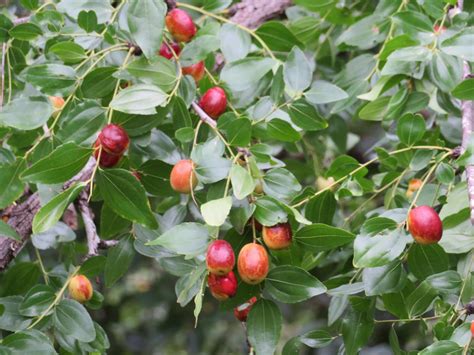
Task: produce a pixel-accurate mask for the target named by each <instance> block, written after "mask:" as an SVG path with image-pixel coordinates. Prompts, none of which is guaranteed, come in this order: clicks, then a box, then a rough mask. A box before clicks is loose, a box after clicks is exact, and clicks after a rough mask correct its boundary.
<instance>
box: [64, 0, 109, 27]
mask: <svg viewBox="0 0 474 355" xmlns="http://www.w3.org/2000/svg"><path fill="white" fill-rule="evenodd" d="M57 9H58V10H59V11H61V12H65V13H66V14H68V15H69V16H70V17H72V18H74V19H76V18H77V17H78V16H79V14H80V13H81V11H94V12H95V13H96V15H97V19H98V21H99V23H104V22H107V21H109V20H110V17H111V16H112V11H113V10H114V8H113V7H112V5H111V4H110V2H108V1H104V0H83V1H77V0H62V1H61V2H60V3H59V4H58V6H57Z"/></svg>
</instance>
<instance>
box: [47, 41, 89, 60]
mask: <svg viewBox="0 0 474 355" xmlns="http://www.w3.org/2000/svg"><path fill="white" fill-rule="evenodd" d="M49 51H50V52H51V53H54V54H56V55H57V56H58V57H59V58H60V59H61V60H62V61H63V62H64V63H77V62H80V61H81V60H84V59H85V58H86V52H85V50H84V48H82V47H81V46H80V45H78V44H77V43H75V42H58V43H56V44H54V45H52V46H51V48H49Z"/></svg>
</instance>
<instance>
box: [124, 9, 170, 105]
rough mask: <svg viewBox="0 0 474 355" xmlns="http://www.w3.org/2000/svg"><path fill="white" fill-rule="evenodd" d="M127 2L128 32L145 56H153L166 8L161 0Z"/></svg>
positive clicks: (158, 44) (158, 46)
mask: <svg viewBox="0 0 474 355" xmlns="http://www.w3.org/2000/svg"><path fill="white" fill-rule="evenodd" d="M129 4H130V5H129V7H128V11H127V22H128V27H129V29H130V34H131V35H132V38H133V40H134V41H135V42H136V43H137V44H138V46H139V47H140V49H141V50H142V51H143V53H144V54H145V56H146V57H147V58H151V57H154V56H156V54H157V51H158V50H159V49H160V47H161V39H162V36H163V29H164V26H165V15H166V12H167V10H168V8H167V6H166V4H165V3H164V1H161V0H130V2H129ZM157 106H158V105H157Z"/></svg>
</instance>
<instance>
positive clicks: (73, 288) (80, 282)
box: [68, 275, 93, 303]
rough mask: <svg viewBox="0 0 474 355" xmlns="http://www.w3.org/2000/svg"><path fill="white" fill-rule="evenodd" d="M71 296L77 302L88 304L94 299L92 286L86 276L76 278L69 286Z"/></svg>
mask: <svg viewBox="0 0 474 355" xmlns="http://www.w3.org/2000/svg"><path fill="white" fill-rule="evenodd" d="M68 289H69V295H70V296H71V298H72V299H74V300H76V301H77V302H81V303H84V302H87V301H89V300H90V299H91V298H92V294H93V290H92V284H91V282H90V281H89V279H88V278H87V277H85V276H84V275H76V276H74V277H73V278H72V279H71V281H70V282H69V285H68Z"/></svg>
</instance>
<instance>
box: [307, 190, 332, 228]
mask: <svg viewBox="0 0 474 355" xmlns="http://www.w3.org/2000/svg"><path fill="white" fill-rule="evenodd" d="M336 206H337V202H336V199H335V198H334V194H333V193H332V192H331V191H329V190H326V191H324V192H323V193H321V194H319V195H317V196H316V197H314V198H312V199H311V200H310V201H309V202H308V204H307V205H306V208H305V217H306V218H308V219H309V220H310V221H312V222H313V223H324V224H332V221H333V219H334V214H335V213H336Z"/></svg>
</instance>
